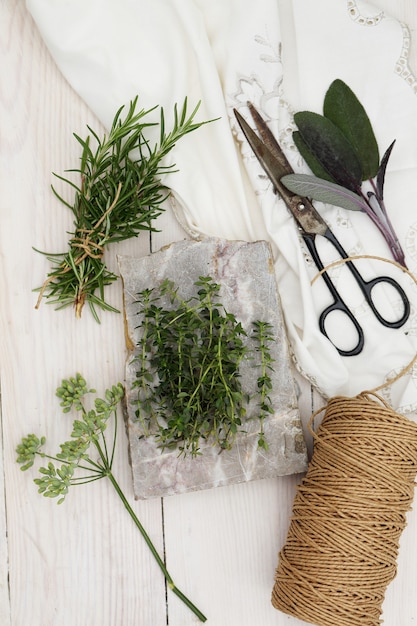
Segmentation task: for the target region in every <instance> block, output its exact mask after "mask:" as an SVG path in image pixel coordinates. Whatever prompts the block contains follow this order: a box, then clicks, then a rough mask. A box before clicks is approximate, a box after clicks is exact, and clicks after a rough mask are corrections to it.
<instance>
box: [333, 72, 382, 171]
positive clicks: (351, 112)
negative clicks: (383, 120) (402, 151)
mask: <svg viewBox="0 0 417 626" xmlns="http://www.w3.org/2000/svg"><path fill="white" fill-rule="evenodd" d="M323 113H324V115H325V117H326V118H327V119H329V120H331V121H332V122H333V124H335V126H337V128H339V129H340V130H341V132H342V133H343V134H344V136H345V137H346V139H347V140H348V141H349V143H350V144H351V145H352V146H353V148H354V149H355V151H356V155H357V157H358V159H359V162H360V164H361V168H362V180H368V179H369V178H374V176H376V174H377V172H378V167H379V151H378V144H377V141H376V138H375V135H374V131H373V129H372V125H371V122H370V120H369V117H368V115H367V113H366V111H365V109H364V107H363V105H362V104H361V103H360V101H359V100H358V98H357V97H356V95H355V94H354V93H353V91H352V90H351V88H350V87H349V86H348V85H346V83H344V82H343V81H342V80H340V79H336V80H335V81H333V82H332V84H331V85H330V87H329V89H328V90H327V93H326V95H325V98H324V105H323Z"/></svg>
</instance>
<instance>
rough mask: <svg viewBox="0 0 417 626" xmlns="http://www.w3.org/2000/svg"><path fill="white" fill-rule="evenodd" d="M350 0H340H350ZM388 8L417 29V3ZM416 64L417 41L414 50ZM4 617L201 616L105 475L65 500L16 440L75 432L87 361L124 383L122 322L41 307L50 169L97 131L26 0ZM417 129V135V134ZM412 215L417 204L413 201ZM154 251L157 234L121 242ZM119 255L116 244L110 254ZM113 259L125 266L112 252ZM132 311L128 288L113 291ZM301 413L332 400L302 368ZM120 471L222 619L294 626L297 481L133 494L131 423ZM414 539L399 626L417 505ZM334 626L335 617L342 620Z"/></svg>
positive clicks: (10, 217) (51, 224) (168, 235)
mask: <svg viewBox="0 0 417 626" xmlns="http://www.w3.org/2000/svg"><path fill="white" fill-rule="evenodd" d="M338 1H339V2H342V1H343V0H338ZM379 5H380V6H381V8H383V9H385V10H386V11H388V12H389V13H391V14H392V15H394V16H396V17H398V18H399V19H401V20H402V21H404V22H405V23H407V24H408V26H409V28H410V31H411V34H412V36H413V35H415V34H416V33H415V31H416V28H417V4H416V3H415V1H414V0H380V1H379ZM410 63H411V67H412V69H413V71H414V73H415V74H417V44H415V43H413V44H412V48H411V62H410ZM0 69H1V72H0V311H1V326H0V346H1V349H0V364H1V379H0V381H1V408H2V431H0V435H2V437H3V445H2V446H0V624H1V625H2V626H29V625H30V626H87V625H88V626H98V625H100V626H166V625H167V624H169V626H189V625H191V624H196V623H198V621H197V619H196V618H195V617H194V616H193V615H192V614H191V613H190V612H189V611H188V609H187V608H186V607H185V606H184V605H183V604H182V603H181V602H180V601H179V600H178V599H177V598H176V597H174V596H173V595H172V594H171V593H170V592H169V591H168V592H167V594H166V589H165V584H164V579H163V577H162V575H161V573H160V571H159V569H158V568H157V566H156V565H155V563H154V561H153V558H152V556H151V555H150V553H149V550H148V549H147V547H146V546H145V544H144V542H143V540H142V539H141V537H140V535H139V533H138V532H137V530H136V529H135V527H134V526H133V524H132V522H131V520H130V519H129V517H128V515H127V514H126V511H125V510H124V509H123V506H122V505H121V503H120V502H119V501H118V499H117V497H116V495H115V494H114V493H113V492H112V490H111V489H110V487H109V485H107V484H106V483H105V482H104V481H101V482H99V483H96V484H95V485H94V486H86V487H80V488H74V489H73V490H72V493H70V495H69V497H68V500H67V501H66V502H65V504H64V505H63V506H57V505H56V503H55V501H50V500H46V499H44V498H42V497H41V496H39V495H38V494H37V490H36V487H35V486H34V484H33V482H32V478H33V476H34V474H33V473H31V472H28V473H25V474H23V473H21V472H20V470H19V468H18V466H17V464H16V462H15V457H16V455H15V447H16V444H17V443H18V442H19V440H20V438H21V437H22V436H23V435H26V434H27V433H28V432H35V433H39V434H45V435H47V437H48V440H49V444H50V446H51V447H52V449H55V447H56V446H57V445H58V444H59V443H60V442H61V441H63V440H65V439H66V438H68V435H69V428H70V425H71V419H70V418H68V421H66V418H65V417H64V416H63V415H62V414H61V412H60V410H59V406H58V401H57V399H56V398H55V396H54V391H55V388H56V387H57V385H58V384H59V383H60V381H61V379H62V378H64V377H68V376H70V375H72V374H74V373H75V372H76V371H80V372H82V373H83V374H84V376H85V377H86V378H87V380H88V381H89V382H90V384H91V385H92V386H94V387H96V388H97V390H98V391H102V390H104V389H105V387H106V386H108V385H111V384H113V383H115V382H117V381H118V380H123V371H124V359H125V349H124V337H123V325H122V324H121V321H120V317H119V316H117V315H113V314H104V315H102V323H101V325H97V324H96V323H95V322H94V321H93V320H92V319H91V318H90V316H89V314H88V312H86V314H85V317H84V318H83V320H82V321H81V322H80V321H77V320H76V319H75V318H74V315H73V311H72V310H70V309H68V310H64V311H61V312H59V313H57V312H55V311H54V310H53V308H52V307H51V306H47V305H43V306H42V307H41V310H39V311H35V309H34V304H35V302H36V297H37V296H36V294H35V293H33V292H32V289H33V288H34V287H36V286H38V285H39V284H40V282H42V280H43V277H44V274H45V271H46V269H47V267H48V265H47V262H46V261H45V259H44V258H43V257H42V256H41V255H39V254H36V253H35V252H33V251H32V246H34V245H35V246H36V247H38V248H40V249H46V250H49V249H50V248H51V243H52V244H53V248H54V249H56V250H59V249H62V250H65V249H66V243H67V235H66V230H68V229H70V228H71V221H70V216H69V213H68V214H67V213H66V212H65V210H64V209H63V208H62V207H61V206H59V205H58V204H57V202H56V200H55V198H54V197H53V195H52V193H51V191H50V183H51V182H52V176H51V172H52V171H56V172H63V171H64V170H65V169H66V168H68V167H72V166H73V164H74V163H76V162H77V159H78V157H79V149H78V145H77V144H76V142H75V141H74V140H73V138H72V133H73V132H74V131H76V132H78V133H79V134H81V135H82V136H84V135H85V131H86V124H87V123H88V124H91V125H92V126H93V127H94V128H96V129H99V128H100V127H99V125H98V123H97V121H96V120H95V119H94V117H93V115H92V113H91V112H90V111H89V110H88V109H87V107H86V106H85V105H84V104H83V102H81V100H80V99H79V97H78V96H77V95H76V94H75V93H74V92H73V91H72V90H71V88H70V87H69V86H68V85H67V83H66V82H65V80H64V79H63V78H62V76H61V75H60V73H59V71H58V69H57V68H56V66H55V65H54V63H53V61H52V59H51V58H50V56H49V54H48V52H47V49H46V47H45V46H44V44H43V42H42V40H41V38H40V35H39V33H38V31H37V29H36V27H35V25H34V23H33V21H32V19H31V17H30V15H29V14H28V13H27V11H26V8H25V3H24V2H23V0H0ZM416 140H417V138H416ZM411 208H412V210H415V207H414V206H413V207H411ZM158 226H159V227H160V228H161V232H160V233H158V234H155V235H154V236H152V242H151V245H152V250H157V249H159V248H160V247H161V245H164V244H166V243H169V242H171V241H174V240H176V239H179V238H182V237H183V236H184V233H183V232H182V231H181V230H180V228H179V227H178V225H177V224H176V222H175V221H174V219H173V217H172V216H171V215H170V214H168V213H167V214H165V215H164V216H163V217H162V218H161V219H160V221H159V223H158ZM149 251H150V242H149V238H148V237H147V236H143V237H140V238H139V239H138V240H136V241H131V242H127V243H126V244H121V245H119V248H118V252H120V253H122V254H134V255H139V256H140V255H143V254H147V253H148V252H149ZM113 256H114V255H112V257H113ZM109 265H110V266H111V267H112V268H113V269H114V270H116V269H117V268H116V266H115V260H112V258H110V256H109ZM108 294H109V297H110V299H111V302H112V303H113V304H114V305H116V306H119V305H120V300H121V286H120V283H119V284H117V285H115V286H114V287H112V288H111V289H109V292H108ZM297 380H298V382H299V384H300V387H301V390H302V395H301V399H300V406H301V412H302V416H303V419H304V420H307V419H308V417H309V416H310V413H311V410H312V409H313V408H315V407H317V406H318V405H320V403H321V401H320V399H319V398H318V397H317V396H316V395H315V394H314V393H313V392H312V391H311V389H310V388H309V386H308V385H307V384H306V383H305V382H304V381H302V380H300V378H299V377H297ZM119 432H120V435H121V436H120V437H119V445H118V450H117V453H118V455H117V462H116V467H115V472H116V474H117V476H118V478H119V479H120V482H121V484H122V487H123V488H124V489H125V492H126V494H127V495H128V497H129V499H130V501H131V502H132V506H133V507H134V510H135V511H136V512H137V514H138V516H139V518H140V519H141V521H142V522H143V524H144V526H145V528H146V529H147V530H148V531H149V534H150V536H151V538H152V540H153V541H154V542H155V545H156V546H157V547H158V549H159V550H160V553H161V554H164V555H165V558H166V561H167V565H168V568H169V570H170V571H171V574H172V575H173V578H174V580H175V581H176V583H177V584H178V586H179V587H180V588H181V589H182V590H183V591H184V592H185V593H187V595H189V597H190V598H191V599H192V600H193V601H194V602H195V603H196V604H197V605H198V606H199V607H200V608H201V609H202V610H203V612H205V613H206V615H207V616H208V618H209V619H208V623H209V624H212V625H213V626H258V625H262V626H284V625H286V626H297V625H301V624H302V622H300V621H298V620H296V619H293V618H290V617H287V616H285V615H284V614H282V613H280V612H278V611H276V610H275V609H273V608H272V607H271V604H270V594H271V589H272V584H273V576H274V570H275V567H276V565H277V554H278V551H279V549H280V547H281V546H282V544H283V542H284V540H285V536H286V532H287V528H288V523H289V516H290V512H291V504H292V499H293V495H294V489H295V485H296V483H297V481H298V480H299V478H300V477H298V476H293V477H285V478H280V479H275V480H266V481H260V482H254V483H251V484H245V485H239V486H234V487H228V488H221V489H217V490H211V491H205V492H200V493H194V494H190V495H181V496H178V497H170V498H166V499H164V500H163V501H162V500H160V499H156V500H152V501H147V502H135V501H134V500H133V494H132V486H131V476H130V468H129V464H128V458H127V453H126V445H127V444H126V439H125V435H124V431H123V428H121V429H120V431H119ZM408 520H409V524H408V527H407V529H406V531H405V532H404V534H403V536H402V541H401V552H400V557H399V561H398V576H397V578H396V579H395V581H394V582H393V583H392V584H391V585H390V587H389V589H388V592H387V596H386V600H385V603H384V615H383V617H384V624H385V625H386V626H412V624H414V623H416V624H417V593H416V586H417V511H414V512H411V513H410V514H409V517H408ZM335 626H337V625H336V624H335Z"/></svg>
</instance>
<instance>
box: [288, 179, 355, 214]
mask: <svg viewBox="0 0 417 626" xmlns="http://www.w3.org/2000/svg"><path fill="white" fill-rule="evenodd" d="M281 182H282V184H283V185H285V187H287V189H289V190H290V191H292V192H293V193H296V194H298V195H300V196H302V197H307V198H312V199H313V200H318V201H320V202H326V203H327V204H333V205H335V206H340V207H342V208H343V209H348V210H349V211H364V210H365V203H364V200H363V199H362V198H361V197H360V196H359V195H358V194H356V193H354V192H353V191H350V190H349V189H345V188H344V187H341V186H340V185H337V184H336V183H332V182H330V181H327V180H323V179H321V178H317V177H316V176H310V175H309V174H287V175H286V176H283V177H282V178H281Z"/></svg>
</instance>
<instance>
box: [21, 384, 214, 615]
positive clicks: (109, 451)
mask: <svg viewBox="0 0 417 626" xmlns="http://www.w3.org/2000/svg"><path fill="white" fill-rule="evenodd" d="M89 393H95V391H94V389H89V388H88V386H87V383H86V381H85V379H84V378H83V377H82V376H81V375H80V374H76V375H75V376H73V377H71V378H69V379H65V380H63V381H62V384H61V386H60V387H58V389H57V391H56V395H57V396H58V397H59V398H60V399H61V407H62V410H63V412H64V413H68V412H69V411H71V410H75V411H77V412H78V413H80V418H79V419H75V420H74V422H73V427H72V433H71V439H70V440H69V441H65V442H64V443H62V444H61V445H60V452H58V453H57V454H56V455H54V456H50V455H49V454H47V453H45V452H43V450H42V448H43V446H44V445H45V443H46V438H45V437H37V436H36V435H34V434H29V435H27V437H24V438H23V439H22V441H21V442H20V444H19V445H18V446H17V447H16V453H17V455H18V456H17V462H18V463H20V464H21V469H22V470H23V471H25V470H28V469H29V468H30V467H32V466H33V464H34V462H35V459H36V457H37V456H38V457H40V458H42V459H47V460H48V463H47V464H46V465H45V466H42V467H40V468H39V473H40V477H39V478H35V479H34V482H35V484H36V485H37V486H38V491H39V493H41V494H42V495H43V496H45V497H47V498H58V501H57V502H58V504H62V503H63V502H64V500H65V498H66V496H67V494H68V491H69V488H70V487H71V486H73V485H82V484H86V483H89V482H94V481H96V480H100V479H101V478H108V479H109V481H110V483H111V484H112V486H113V487H114V489H115V490H116V493H117V495H118V496H119V498H120V499H121V501H122V503H123V505H124V507H125V508H126V510H127V512H128V513H129V515H130V517H131V518H132V520H133V522H134V524H135V525H136V527H137V528H138V530H139V532H140V533H141V535H142V537H143V538H144V540H145V542H146V544H147V546H148V548H149V549H150V551H151V553H152V555H153V556H154V558H155V560H156V562H157V563H158V565H159V567H160V569H161V571H162V573H163V574H164V576H165V579H166V581H167V585H168V587H169V588H170V589H171V590H172V591H173V593H175V594H176V595H177V596H178V597H179V598H180V599H181V600H182V601H183V602H184V603H185V605H186V606H187V607H188V608H189V609H191V611H192V612H193V613H194V614H195V615H196V616H197V617H198V619H199V620H200V621H201V622H205V621H206V617H205V616H204V615H203V613H202V612H201V611H200V610H199V609H198V608H197V607H196V606H195V605H194V604H193V603H192V602H191V600H189V599H188V598H187V596H185V595H184V593H183V592H182V591H181V590H180V589H178V587H176V585H175V583H174V581H173V580H172V577H171V575H170V574H169V572H168V570H167V568H166V566H165V563H164V561H163V559H162V558H161V557H160V556H159V554H158V552H157V550H156V548H155V546H154V544H153V543H152V541H151V539H150V537H149V535H148V534H147V532H146V530H145V528H144V527H143V526H142V524H141V522H140V521H139V519H138V518H137V516H136V514H135V512H134V511H133V509H132V507H131V506H130V504H129V502H128V500H127V498H126V496H125V495H124V493H123V491H122V489H121V487H120V485H119V484H118V482H117V480H116V478H115V476H114V474H113V471H112V467H113V462H114V454H115V448H116V437H117V410H118V407H119V405H120V403H121V401H122V399H123V397H124V388H123V386H122V385H121V383H118V384H117V385H113V386H112V387H111V389H107V390H106V392H105V395H104V398H95V400H94V408H88V407H87V406H86V401H85V396H86V395H87V394H89ZM110 419H113V434H112V436H111V441H110V442H108V441H107V438H106V436H105V434H104V433H105V430H106V429H107V426H108V423H109V421H110ZM91 446H93V449H95V451H96V453H98V460H96V459H95V458H94V459H93V458H92V455H91V454H90V452H89V449H90V447H91ZM94 456H95V455H94Z"/></svg>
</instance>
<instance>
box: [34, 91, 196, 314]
mask: <svg viewBox="0 0 417 626" xmlns="http://www.w3.org/2000/svg"><path fill="white" fill-rule="evenodd" d="M137 102H138V97H136V98H135V99H134V100H133V101H132V102H131V103H130V106H129V109H128V112H127V114H126V116H125V117H124V118H122V111H123V109H124V107H121V108H120V109H119V110H118V111H117V113H116V115H115V118H114V121H113V123H112V126H111V129H110V132H109V134H108V136H106V135H105V136H104V137H103V138H100V137H99V136H98V134H97V133H95V132H94V131H93V130H92V129H91V128H90V127H88V129H89V131H90V133H91V135H89V136H88V137H87V139H82V138H81V137H79V136H78V135H76V134H74V137H75V139H76V140H77V141H78V142H79V143H80V144H81V147H82V155H81V165H80V168H79V169H75V170H69V171H70V172H76V173H77V174H79V175H80V183H79V184H75V183H74V182H72V181H71V180H69V179H67V178H65V177H62V176H58V175H56V176H57V178H59V179H60V180H62V181H64V182H65V183H67V184H68V185H70V186H71V187H72V188H73V189H74V190H75V199H74V203H73V204H72V205H71V204H69V203H68V202H66V201H65V200H64V198H63V197H62V196H61V195H60V194H59V193H58V192H57V191H56V189H55V188H54V187H52V189H53V191H54V193H55V195H56V196H57V198H58V199H59V200H60V201H61V202H62V203H63V204H64V205H66V206H67V207H68V208H69V209H70V210H71V211H72V213H73V215H74V231H73V232H72V233H71V235H72V236H71V238H70V240H69V250H68V252H65V253H58V254H53V253H51V254H50V253H45V252H42V254H45V255H46V256H47V258H48V260H49V261H50V262H51V263H52V265H53V269H52V270H51V271H50V272H49V274H48V276H47V279H46V280H45V282H44V283H43V285H42V286H41V287H40V288H38V291H39V292H40V293H39V298H38V302H37V305H36V307H39V305H40V302H41V300H42V298H43V297H44V296H45V297H46V298H47V299H49V302H51V303H53V304H55V305H57V308H58V309H61V308H64V307H67V306H70V305H73V306H74V307H75V314H76V316H77V317H81V312H82V309H83V306H84V304H85V302H87V303H88V305H89V307H90V309H91V311H92V314H93V316H94V318H95V319H96V320H97V321H99V318H98V315H97V310H96V307H99V308H101V309H103V310H111V311H116V309H114V307H112V306H111V305H110V304H109V303H107V302H106V300H105V298H104V288H105V287H106V286H107V285H109V284H110V283H112V282H113V281H115V280H116V279H117V276H116V275H115V274H114V273H112V272H110V271H109V270H108V269H107V267H106V265H105V263H104V261H103V254H104V250H105V248H106V246H108V245H109V244H111V243H114V242H120V241H123V240H124V239H128V238H130V237H135V236H137V235H138V234H139V233H140V232H141V231H142V230H147V231H152V230H154V229H153V227H152V221H153V220H154V219H155V218H156V217H158V215H160V213H161V212H162V211H163V209H162V203H163V202H164V200H165V199H166V197H167V195H168V191H167V188H166V187H165V186H164V185H163V183H162V182H161V176H162V175H164V174H167V173H170V172H173V171H174V165H163V159H164V157H166V155H167V154H168V153H169V152H170V150H172V148H173V147H174V145H175V144H176V142H177V141H178V140H179V139H180V138H181V137H183V136H184V135H186V134H187V133H190V132H191V131H193V130H195V129H197V128H199V127H200V126H201V125H202V124H204V123H205V122H201V123H196V122H194V118H195V116H196V113H197V110H198V108H199V104H200V103H198V104H197V106H196V107H195V109H194V110H193V111H192V113H191V114H190V115H187V99H185V101H184V104H183V106H182V109H181V110H180V111H179V112H178V109H177V106H175V108H174V124H173V128H172V130H171V131H170V132H166V131H165V116H164V111H163V109H162V108H161V111H160V123H159V143H157V144H156V145H151V144H150V142H149V140H148V139H147V138H146V131H147V129H148V128H149V127H151V126H156V125H157V124H156V123H150V122H147V121H146V119H145V118H146V117H147V116H148V115H149V113H151V112H152V111H154V110H155V109H156V108H157V107H153V108H152V109H149V110H146V111H145V110H143V109H142V110H140V111H137V110H136V108H137ZM93 142H95V146H94V147H93V145H92V144H93Z"/></svg>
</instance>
